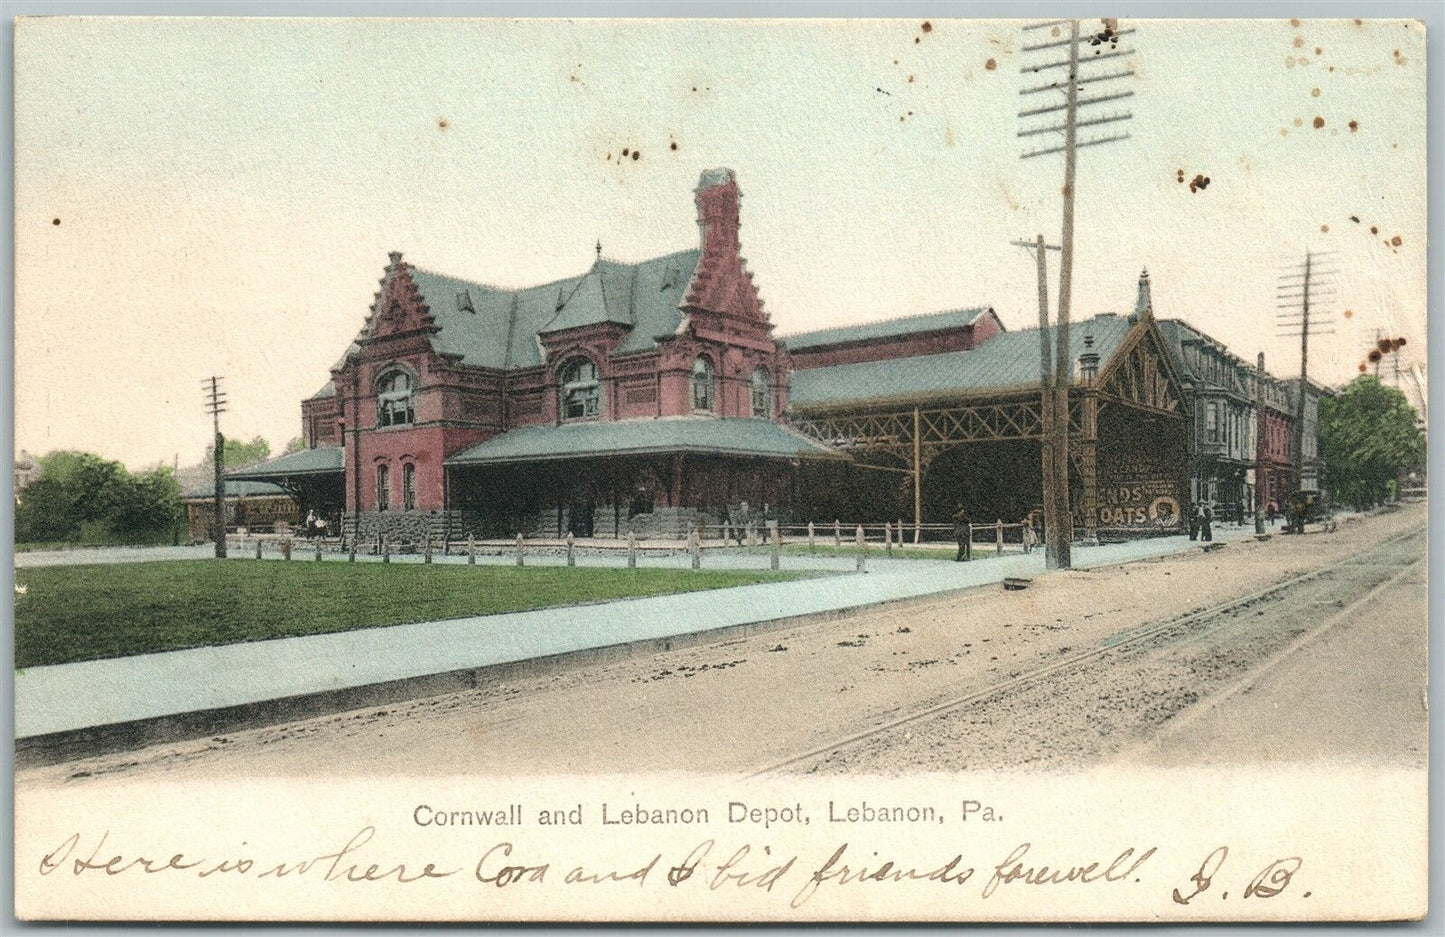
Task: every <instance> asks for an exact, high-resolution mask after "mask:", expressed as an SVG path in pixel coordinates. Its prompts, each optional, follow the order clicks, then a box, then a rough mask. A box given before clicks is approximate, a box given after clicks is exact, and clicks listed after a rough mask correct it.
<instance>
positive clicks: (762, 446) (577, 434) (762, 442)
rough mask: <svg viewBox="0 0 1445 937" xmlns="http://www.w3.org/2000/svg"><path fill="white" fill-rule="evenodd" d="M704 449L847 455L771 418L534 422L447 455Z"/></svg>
mask: <svg viewBox="0 0 1445 937" xmlns="http://www.w3.org/2000/svg"><path fill="white" fill-rule="evenodd" d="M662 452H698V453H706V454H720V455H741V456H757V457H762V458H773V459H796V458H800V457H812V458H842V457H843V456H842V454H841V453H839V452H836V451H835V450H833V449H831V448H829V447H827V446H824V445H822V444H821V443H818V442H815V441H814V440H811V439H809V438H807V437H806V436H803V435H802V434H800V433H797V432H794V431H793V430H791V429H788V428H787V427H785V426H780V425H779V424H777V423H774V422H772V421H771V420H763V419H747V418H740V417H734V418H718V417H671V418H662V419H647V420H618V421H614V422H602V421H595V422H587V423H563V424H562V425H561V426H528V427H523V428H521V429H514V430H510V431H508V432H505V433H502V434H501V435H499V436H493V437H492V438H491V439H488V440H487V441H485V442H482V443H478V444H477V445H475V446H472V447H471V448H470V449H467V450H465V451H464V452H459V453H457V454H456V455H454V456H452V457H451V458H449V459H447V460H446V462H447V464H448V465H477V464H498V463H506V462H535V461H544V460H550V459H577V458H585V457H592V456H609V455H642V454H648V453H662Z"/></svg>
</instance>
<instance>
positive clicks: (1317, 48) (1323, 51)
mask: <svg viewBox="0 0 1445 937" xmlns="http://www.w3.org/2000/svg"><path fill="white" fill-rule="evenodd" d="M1324 54H1325V50H1324V49H1321V48H1320V47H1319V46H1315V56H1316V57H1318V56H1321V55H1324Z"/></svg>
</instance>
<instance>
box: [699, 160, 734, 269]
mask: <svg viewBox="0 0 1445 937" xmlns="http://www.w3.org/2000/svg"><path fill="white" fill-rule="evenodd" d="M693 191H694V192H695V193H696V195H697V226H698V231H699V234H700V235H701V241H702V244H701V246H702V252H703V255H704V256H713V257H727V256H733V257H736V256H737V254H738V228H739V227H740V225H741V218H740V215H741V212H740V209H739V202H740V201H741V199H742V193H741V192H739V191H738V181H737V179H736V178H735V177H734V176H733V171H732V170H731V169H722V168H719V169H708V170H704V171H703V174H702V177H701V178H700V179H698V181H697V188H696V189H694V190H693Z"/></svg>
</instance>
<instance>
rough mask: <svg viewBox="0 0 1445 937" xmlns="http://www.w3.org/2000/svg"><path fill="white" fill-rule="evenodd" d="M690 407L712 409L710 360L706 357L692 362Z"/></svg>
mask: <svg viewBox="0 0 1445 937" xmlns="http://www.w3.org/2000/svg"><path fill="white" fill-rule="evenodd" d="M692 408H693V409H694V410H711V409H712V362H711V361H708V360H707V359H706V358H699V359H697V360H696V361H694V362H693V363H692Z"/></svg>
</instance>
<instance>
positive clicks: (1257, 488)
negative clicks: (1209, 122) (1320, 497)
mask: <svg viewBox="0 0 1445 937" xmlns="http://www.w3.org/2000/svg"><path fill="white" fill-rule="evenodd" d="M1266 380H1267V378H1266V377H1265V373H1264V352H1260V353H1259V357H1258V358H1257V359H1255V363H1254V533H1255V535H1256V536H1259V535H1262V534H1263V533H1264V511H1262V510H1261V508H1262V507H1263V506H1264V501H1265V499H1266V498H1267V497H1268V493H1267V492H1264V491H1263V490H1262V489H1263V487H1264V476H1263V474H1261V472H1260V464H1261V463H1262V462H1263V461H1264V460H1263V459H1261V458H1260V455H1261V453H1263V451H1264V382H1265V381H1266Z"/></svg>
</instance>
